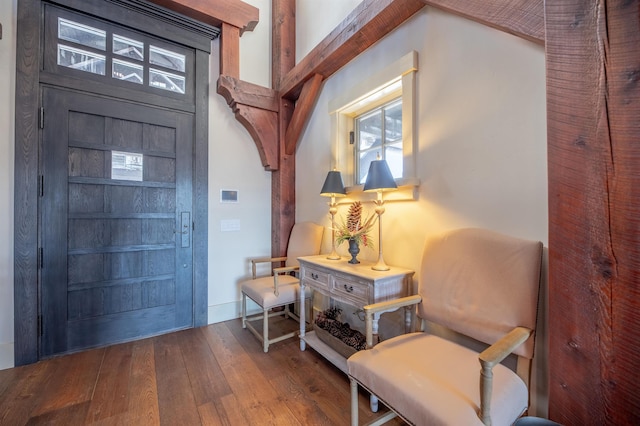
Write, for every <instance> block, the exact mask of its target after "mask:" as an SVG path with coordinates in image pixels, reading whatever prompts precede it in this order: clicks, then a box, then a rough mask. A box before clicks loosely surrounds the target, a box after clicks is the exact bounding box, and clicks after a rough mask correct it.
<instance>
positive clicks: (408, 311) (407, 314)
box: [404, 306, 413, 333]
mask: <svg viewBox="0 0 640 426" xmlns="http://www.w3.org/2000/svg"><path fill="white" fill-rule="evenodd" d="M412 312H413V310H412V307H411V306H406V307H405V308H404V332H405V333H411V331H412V330H411V323H412V322H413V321H412V318H411V316H412Z"/></svg>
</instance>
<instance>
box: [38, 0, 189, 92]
mask: <svg viewBox="0 0 640 426" xmlns="http://www.w3.org/2000/svg"><path fill="white" fill-rule="evenodd" d="M46 21H47V24H48V27H49V28H48V31H47V32H46V34H48V35H49V36H48V37H47V40H46V41H45V43H46V47H47V49H46V52H47V53H45V65H44V69H45V71H52V72H54V73H57V74H69V75H72V76H76V77H80V78H89V79H97V80H101V79H102V80H106V79H109V80H111V81H110V82H109V84H112V83H113V82H116V84H123V85H125V86H128V87H129V88H132V89H138V90H145V91H153V90H161V91H163V92H170V93H171V94H174V95H175V96H180V95H185V94H187V92H188V91H189V87H190V84H191V82H190V81H189V79H190V77H191V70H190V68H191V67H192V66H193V65H192V64H193V52H192V51H191V50H189V49H185V48H183V47H182V46H179V45H169V44H168V43H166V42H161V41H159V40H157V39H154V38H152V37H149V36H147V35H145V34H142V33H136V32H134V31H131V30H129V29H125V28H122V27H118V26H116V25H113V24H110V23H108V22H103V21H101V20H97V19H95V20H90V19H88V18H86V17H84V16H81V15H77V16H76V15H74V14H73V13H70V12H67V11H64V10H60V9H57V8H55V7H48V8H47V18H46ZM47 57H48V58H47Z"/></svg>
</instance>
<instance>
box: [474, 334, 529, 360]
mask: <svg viewBox="0 0 640 426" xmlns="http://www.w3.org/2000/svg"><path fill="white" fill-rule="evenodd" d="M531 332H532V331H531V330H529V329H528V328H525V327H516V328H514V329H513V330H511V331H510V332H509V333H507V334H505V335H504V336H503V337H502V338H501V339H500V340H498V341H497V342H495V343H494V344H493V345H491V346H489V347H488V348H487V349H485V350H484V351H482V352H481V353H480V356H479V359H480V365H482V367H483V368H493V367H494V366H495V365H497V364H498V363H500V362H502V360H503V359H505V358H506V357H507V356H509V355H510V354H511V352H513V351H514V350H515V349H516V348H517V347H518V346H520V345H521V344H523V343H524V342H525V341H526V340H527V339H528V338H529V336H531Z"/></svg>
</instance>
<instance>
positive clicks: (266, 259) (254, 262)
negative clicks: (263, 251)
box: [249, 257, 287, 280]
mask: <svg viewBox="0 0 640 426" xmlns="http://www.w3.org/2000/svg"><path fill="white" fill-rule="evenodd" d="M285 260H287V258H286V257H254V258H251V259H249V261H250V262H251V276H252V277H253V279H254V280H255V279H256V265H257V264H258V263H275V262H284V261H285Z"/></svg>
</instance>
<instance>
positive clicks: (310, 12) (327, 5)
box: [296, 0, 362, 63]
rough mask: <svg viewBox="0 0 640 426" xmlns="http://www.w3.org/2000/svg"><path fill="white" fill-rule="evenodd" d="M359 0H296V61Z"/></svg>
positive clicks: (360, 0)
mask: <svg viewBox="0 0 640 426" xmlns="http://www.w3.org/2000/svg"><path fill="white" fill-rule="evenodd" d="M361 2H362V0H322V1H318V0H296V23H297V25H296V63H298V62H300V60H301V59H302V58H304V57H305V55H306V54H307V53H309V52H310V51H311V49H313V48H314V47H316V45H317V44H318V43H320V42H321V41H322V40H323V39H324V38H325V37H326V36H327V34H329V33H330V32H331V31H333V29H334V28H335V27H337V26H338V24H340V22H342V20H343V19H344V18H345V17H346V16H347V15H348V14H349V13H350V12H351V11H352V10H353V9H354V8H355V7H356V6H357V5H359V4H360V3H361Z"/></svg>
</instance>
